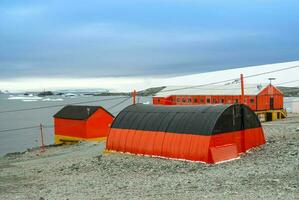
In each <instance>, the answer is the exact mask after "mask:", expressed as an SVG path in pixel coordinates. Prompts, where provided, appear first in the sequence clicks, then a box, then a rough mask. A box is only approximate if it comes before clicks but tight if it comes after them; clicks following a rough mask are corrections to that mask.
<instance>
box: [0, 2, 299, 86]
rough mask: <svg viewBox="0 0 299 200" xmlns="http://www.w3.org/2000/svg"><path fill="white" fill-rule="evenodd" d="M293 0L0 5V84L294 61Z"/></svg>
mask: <svg viewBox="0 0 299 200" xmlns="http://www.w3.org/2000/svg"><path fill="white" fill-rule="evenodd" d="M298 10H299V1H297V0H284V1H281V0H271V1H270V0H263V1H260V0H248V1H246V0H244V1H243V0H242V1H240V0H235V1H233V0H227V1H221V0H219V1H195V0H194V1H193V0H172V1H171V0H109V1H89V0H82V1H79V0H78V1H74V0H63V1H61V0H50V1H39V0H36V1H34V0H26V1H25V0H24V1H22V0H18V1H15V0H1V1H0V69H1V71H0V78H1V79H2V80H3V79H9V78H24V77H72V78H78V77H80V78H82V77H83V78H88V77H112V76H113V77H115V76H120V77H122V76H148V77H151V76H152V77H157V76H174V75H184V74H193V73H199V72H206V71H214V70H219V69H227V68H232V67H242V66H249V65H258V64H267V63H276V62H284V61H292V60H298V59H299V37H298V36H299V12H298Z"/></svg>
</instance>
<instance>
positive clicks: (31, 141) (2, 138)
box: [0, 94, 151, 156]
mask: <svg viewBox="0 0 299 200" xmlns="http://www.w3.org/2000/svg"><path fill="white" fill-rule="evenodd" d="M111 98H117V97H114V96H83V95H78V96H71V97H63V96H48V97H37V96H23V95H18V94H14V95H11V94H10V95H9V94H0V156H2V155H5V154H6V153H10V152H17V151H25V150H26V149H28V148H32V147H38V146H40V144H41V140H40V129H39V128H38V127H37V128H33V129H24V130H16V131H5V132H1V131H3V130H8V129H18V128H23V127H30V126H39V125H40V124H43V125H44V126H45V127H46V128H44V129H43V131H44V141H45V144H46V145H48V144H53V143H54V130H53V125H54V124H53V115H54V114H55V113H56V112H57V111H59V110H60V109H61V108H62V107H63V105H67V104H72V103H77V102H85V101H98V100H102V99H111ZM123 100H124V98H119V99H115V100H109V101H103V102H94V103H85V104H80V105H95V106H102V107H104V108H106V109H108V108H110V107H111V106H113V105H115V104H117V103H118V102H121V101H123ZM137 101H138V102H140V103H150V102H151V98H150V97H140V98H137ZM130 104H132V99H129V100H127V101H125V102H124V103H122V104H120V105H119V106H117V107H114V108H111V109H109V110H108V111H109V112H111V113H113V114H114V115H117V114H118V112H120V111H121V110H122V109H123V108H125V107H126V106H128V105H130ZM52 105H53V106H55V105H59V106H57V107H51V108H44V109H36V110H26V111H19V112H9V113H1V111H6V110H18V109H26V108H34V107H44V106H52Z"/></svg>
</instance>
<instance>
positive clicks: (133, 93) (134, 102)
mask: <svg viewBox="0 0 299 200" xmlns="http://www.w3.org/2000/svg"><path fill="white" fill-rule="evenodd" d="M136 95H137V94H136V90H134V91H133V92H132V96H133V105H135V104H136Z"/></svg>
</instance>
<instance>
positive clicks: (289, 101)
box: [284, 97, 299, 113]
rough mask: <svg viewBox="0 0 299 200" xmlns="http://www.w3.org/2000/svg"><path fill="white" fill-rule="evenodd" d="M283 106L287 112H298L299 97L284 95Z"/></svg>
mask: <svg viewBox="0 0 299 200" xmlns="http://www.w3.org/2000/svg"><path fill="white" fill-rule="evenodd" d="M284 107H285V109H286V110H287V112H291V113H299V97H285V98H284Z"/></svg>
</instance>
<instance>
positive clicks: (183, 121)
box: [106, 104, 265, 163]
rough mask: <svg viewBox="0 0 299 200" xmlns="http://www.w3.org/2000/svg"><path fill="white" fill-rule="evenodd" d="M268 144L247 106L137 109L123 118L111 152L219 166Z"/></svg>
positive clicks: (113, 136)
mask: <svg viewBox="0 0 299 200" xmlns="http://www.w3.org/2000/svg"><path fill="white" fill-rule="evenodd" d="M262 144H265V138H264V133H263V129H262V127H261V124H260V121H259V119H258V118H257V116H256V115H255V114H254V112H253V111H252V110H250V109H249V108H248V107H247V106H245V105H240V104H234V105H200V106H199V105H196V106H194V105H193V106H157V105H144V104H136V105H131V106H128V107H127V108H125V109H124V110H122V111H121V112H120V114H119V115H117V117H116V118H115V120H114V121H113V123H112V125H111V129H110V132H109V135H108V138H107V143H106V149H107V150H111V151H118V152H128V153H133V154H138V155H140V154H141V155H149V156H158V157H165V158H174V159H184V160H191V161H200V162H206V163H217V162H222V161H226V160H230V159H234V158H237V157H239V155H240V154H242V153H245V152H246V151H247V150H249V149H251V148H253V147H256V146H259V145H262Z"/></svg>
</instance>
